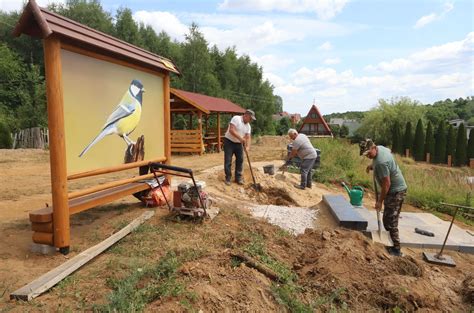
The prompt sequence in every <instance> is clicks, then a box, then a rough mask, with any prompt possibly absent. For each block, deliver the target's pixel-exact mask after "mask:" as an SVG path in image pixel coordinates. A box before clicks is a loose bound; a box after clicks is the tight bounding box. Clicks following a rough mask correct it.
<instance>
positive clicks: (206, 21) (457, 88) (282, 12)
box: [0, 0, 474, 114]
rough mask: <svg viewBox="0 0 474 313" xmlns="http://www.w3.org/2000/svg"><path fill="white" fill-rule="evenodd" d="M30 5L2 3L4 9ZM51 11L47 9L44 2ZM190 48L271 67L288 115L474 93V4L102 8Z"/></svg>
mask: <svg viewBox="0 0 474 313" xmlns="http://www.w3.org/2000/svg"><path fill="white" fill-rule="evenodd" d="M21 2H22V1H16V0H0V7H1V8H2V9H4V10H11V9H18V8H19V7H21ZM38 2H39V3H40V4H43V5H44V4H45V3H47V2H48V1H47V0H38ZM101 3H102V5H103V6H104V8H105V9H106V10H108V11H110V12H115V10H116V9H117V8H119V7H121V6H122V7H128V8H130V9H132V11H133V12H134V18H135V19H136V20H137V21H140V22H144V23H146V24H150V25H151V26H152V27H154V29H155V30H156V31H158V32H159V31H161V30H165V31H167V32H168V33H169V34H170V36H171V37H172V38H174V39H176V40H178V41H182V40H183V38H184V34H185V33H186V31H187V28H188V26H189V25H190V24H191V22H193V21H194V22H196V23H197V24H198V25H199V26H200V29H201V31H202V32H203V33H204V35H205V37H206V39H207V40H208V41H209V43H210V44H211V45H212V44H216V45H217V46H218V47H219V48H221V49H225V48H226V47H228V46H235V47H236V49H237V51H238V53H239V54H248V55H250V56H251V58H252V59H253V60H254V61H256V62H258V63H259V64H260V65H262V67H263V70H264V75H265V78H267V79H268V80H269V81H270V82H271V83H272V84H273V85H274V87H275V93H276V94H278V95H280V96H281V97H282V98H283V101H284V110H286V111H289V112H292V113H293V112H294V113H302V114H306V113H307V111H308V110H309V107H310V106H311V104H312V102H313V100H314V101H315V102H316V104H317V105H318V107H319V108H320V111H321V112H322V113H323V114H328V113H332V112H343V111H348V110H367V109H370V108H372V107H374V106H375V105H376V104H377V101H378V99H380V98H385V99H389V98H392V97H400V96H408V97H411V98H412V99H415V100H418V101H421V102H422V103H432V102H434V101H437V100H441V99H445V98H448V97H449V98H452V99H454V98H458V97H466V96H471V95H473V94H474V92H473V91H474V82H473V76H474V65H473V62H474V21H473V19H474V13H473V9H474V8H473V1H468V0H458V1H437V0H424V1H421V0H403V1H401V0H398V1H395V0H393V1H388V0H384V1H382V0H377V1H375V0H370V1H367V0H364V1H362V0H275V1H270V0H217V1H179V0H176V1H144V0H135V1H125V0H121V1H112V0H103V1H101Z"/></svg>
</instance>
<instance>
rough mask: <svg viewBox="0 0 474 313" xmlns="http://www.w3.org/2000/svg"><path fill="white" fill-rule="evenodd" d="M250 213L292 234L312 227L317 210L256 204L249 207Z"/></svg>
mask: <svg viewBox="0 0 474 313" xmlns="http://www.w3.org/2000/svg"><path fill="white" fill-rule="evenodd" d="M250 211H251V212H252V215H253V216H255V217H260V218H264V219H266V220H267V221H268V222H269V223H270V224H273V225H277V226H280V227H281V228H283V229H285V230H287V231H289V232H291V233H292V234H294V235H299V234H303V233H304V231H305V229H306V228H314V221H315V220H316V213H317V210H311V209H308V208H300V207H288V206H278V205H272V204H270V205H257V206H254V207H252V208H250Z"/></svg>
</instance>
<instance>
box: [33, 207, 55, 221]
mask: <svg viewBox="0 0 474 313" xmlns="http://www.w3.org/2000/svg"><path fill="white" fill-rule="evenodd" d="M30 221H31V222H32V223H50V222H52V221H53V208H51V207H46V208H42V209H39V210H35V211H32V212H30Z"/></svg>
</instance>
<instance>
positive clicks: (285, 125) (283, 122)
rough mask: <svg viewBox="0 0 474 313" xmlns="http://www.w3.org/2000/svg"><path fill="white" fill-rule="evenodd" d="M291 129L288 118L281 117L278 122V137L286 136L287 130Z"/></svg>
mask: <svg viewBox="0 0 474 313" xmlns="http://www.w3.org/2000/svg"><path fill="white" fill-rule="evenodd" d="M290 128H291V121H290V119H289V118H288V117H283V118H281V119H280V120H279V121H278V128H277V131H278V135H280V136H282V135H286V134H287V133H288V129H290Z"/></svg>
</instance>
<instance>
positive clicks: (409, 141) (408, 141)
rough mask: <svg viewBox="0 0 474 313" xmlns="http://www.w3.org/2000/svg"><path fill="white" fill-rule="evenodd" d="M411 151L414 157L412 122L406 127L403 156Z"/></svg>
mask: <svg viewBox="0 0 474 313" xmlns="http://www.w3.org/2000/svg"><path fill="white" fill-rule="evenodd" d="M406 149H409V150H410V152H411V153H412V155H413V151H412V149H413V132H412V130H411V122H407V123H406V126H405V134H404V135H403V154H405V151H406Z"/></svg>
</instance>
